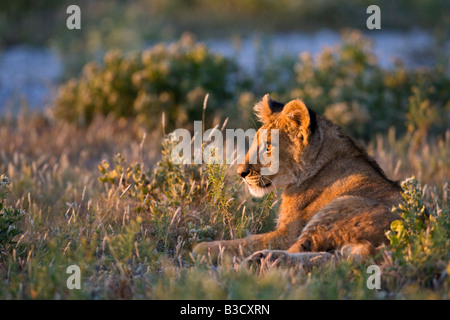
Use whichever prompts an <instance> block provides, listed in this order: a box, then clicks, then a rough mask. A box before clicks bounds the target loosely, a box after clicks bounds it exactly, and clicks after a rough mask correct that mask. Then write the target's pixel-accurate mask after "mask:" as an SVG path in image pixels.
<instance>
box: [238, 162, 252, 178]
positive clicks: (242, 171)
mask: <svg viewBox="0 0 450 320" xmlns="http://www.w3.org/2000/svg"><path fill="white" fill-rule="evenodd" d="M237 173H238V175H240V176H241V177H242V178H245V177H246V176H248V175H249V174H250V170H249V168H248V166H247V165H245V164H240V165H239V166H238V168H237Z"/></svg>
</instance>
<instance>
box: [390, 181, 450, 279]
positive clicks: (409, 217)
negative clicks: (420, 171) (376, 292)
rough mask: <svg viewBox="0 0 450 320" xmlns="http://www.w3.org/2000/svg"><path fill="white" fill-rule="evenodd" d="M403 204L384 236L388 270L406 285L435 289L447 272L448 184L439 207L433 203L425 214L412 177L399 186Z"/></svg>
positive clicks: (449, 246) (449, 267)
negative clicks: (387, 254)
mask: <svg viewBox="0 0 450 320" xmlns="http://www.w3.org/2000/svg"><path fill="white" fill-rule="evenodd" d="M402 189H403V193H402V196H403V202H402V203H401V204H400V205H399V206H398V207H396V208H394V209H393V210H394V212H396V213H398V214H399V215H400V217H401V219H400V220H396V221H394V222H392V224H391V230H390V231H388V232H387V237H388V238H389V240H390V247H389V249H388V252H389V254H390V256H391V259H392V267H391V270H392V268H393V269H394V270H395V271H396V272H395V275H396V280H395V281H396V282H397V283H398V282H399V279H398V275H400V274H401V278H402V279H403V280H404V283H406V282H416V283H418V284H419V285H420V286H423V287H439V286H441V285H442V284H443V281H444V280H445V278H446V277H447V282H449V279H448V276H446V274H447V273H448V270H450V263H449V261H450V210H449V209H450V207H449V206H448V203H449V200H450V198H449V197H448V195H449V193H448V191H449V190H448V183H447V184H446V185H445V186H444V195H443V199H442V201H441V203H438V202H437V203H434V204H433V206H432V210H430V211H428V210H427V208H426V207H425V203H424V200H423V190H422V187H421V185H420V184H419V183H418V181H417V180H416V179H415V178H414V177H412V178H410V179H407V180H405V181H404V182H402Z"/></svg>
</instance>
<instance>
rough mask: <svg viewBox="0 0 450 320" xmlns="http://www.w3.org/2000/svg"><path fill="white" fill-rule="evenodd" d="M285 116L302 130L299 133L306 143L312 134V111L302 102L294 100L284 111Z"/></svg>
mask: <svg viewBox="0 0 450 320" xmlns="http://www.w3.org/2000/svg"><path fill="white" fill-rule="evenodd" d="M283 114H284V115H286V116H287V117H288V119H289V120H291V121H293V122H294V123H295V125H296V126H298V127H299V128H300V131H299V133H300V134H301V136H302V138H303V139H304V141H305V142H306V141H307V140H308V136H309V132H310V130H309V129H310V123H311V118H310V111H309V110H308V108H307V107H306V106H305V104H304V103H303V101H302V100H300V99H297V100H292V101H291V102H289V103H287V104H286V105H285V107H284V109H283Z"/></svg>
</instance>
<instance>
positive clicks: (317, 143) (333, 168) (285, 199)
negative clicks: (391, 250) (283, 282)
mask: <svg viewBox="0 0 450 320" xmlns="http://www.w3.org/2000/svg"><path fill="white" fill-rule="evenodd" d="M255 112H256V114H257V115H258V117H259V119H260V120H261V122H262V123H263V125H262V127H261V129H279V150H278V152H279V170H278V172H277V173H276V174H274V175H271V176H262V175H260V174H259V173H260V170H261V167H262V166H261V165H260V164H259V163H257V164H254V165H251V164H248V162H249V161H248V159H249V157H250V155H249V154H247V155H246V163H245V164H241V165H239V167H238V174H240V175H241V176H243V177H244V180H245V182H246V183H247V185H248V187H249V189H250V192H251V193H252V194H253V195H257V196H261V195H263V194H265V193H266V192H268V191H270V190H273V189H275V188H278V187H281V188H284V191H283V194H282V203H281V208H280V212H279V219H278V226H277V228H276V229H275V230H274V231H272V232H269V233H265V234H258V235H251V236H249V237H247V238H244V239H236V240H229V241H214V242H204V243H200V244H198V245H197V246H195V247H194V250H193V253H194V254H196V255H198V254H210V255H212V256H213V257H216V256H217V255H218V254H219V251H220V250H221V248H223V249H222V250H224V251H225V253H227V254H230V255H236V256H238V255H245V256H246V255H249V254H251V253H252V252H255V253H254V254H253V255H251V256H250V257H249V258H247V260H246V261H247V262H250V263H252V262H260V261H261V259H266V260H267V259H269V260H272V261H273V260H276V261H281V262H282V263H285V264H289V265H297V264H302V265H304V266H305V267H308V266H310V265H313V264H314V263H312V262H313V261H314V262H323V261H328V260H330V259H331V257H332V254H331V253H333V252H344V253H345V254H349V255H353V256H360V257H365V256H367V255H369V254H372V253H374V249H375V248H376V247H378V246H380V245H382V244H384V243H385V242H386V241H387V238H386V236H385V232H386V230H388V229H389V226H390V223H391V222H392V221H394V220H396V219H398V217H397V216H396V215H395V214H393V213H392V212H391V208H392V206H394V205H397V204H398V203H399V201H400V200H401V196H400V187H399V185H398V184H397V183H395V182H393V181H391V180H389V179H388V178H387V177H386V176H385V174H384V173H383V171H382V170H381V169H380V167H379V166H378V165H377V163H376V162H375V161H374V160H373V159H372V158H370V157H369V156H368V155H367V153H366V151H365V150H364V149H362V148H361V147H359V146H358V145H357V144H356V143H355V142H354V141H353V140H352V139H351V138H350V137H348V136H347V135H345V134H344V133H343V132H342V131H341V129H340V128H339V127H338V126H336V125H334V124H333V123H332V122H331V121H329V120H328V119H326V118H325V117H323V116H321V115H318V114H316V113H315V112H314V111H312V110H309V109H308V108H307V107H306V106H305V104H304V103H303V102H302V101H301V100H293V101H291V102H289V103H287V104H286V105H284V106H283V104H280V103H278V102H275V101H273V100H271V99H270V97H269V96H268V95H266V96H265V97H264V98H263V99H262V101H261V102H259V103H258V104H257V105H256V106H255ZM261 129H260V130H259V131H258V133H257V135H258V134H260V132H261ZM255 140H256V141H257V140H258V139H255ZM256 143H258V142H256ZM249 152H252V149H250V151H249ZM268 249H270V250H268ZM261 250H264V251H261Z"/></svg>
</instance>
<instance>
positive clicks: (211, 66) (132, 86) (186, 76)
mask: <svg viewBox="0 0 450 320" xmlns="http://www.w3.org/2000/svg"><path fill="white" fill-rule="evenodd" d="M234 72H236V66H235V63H234V62H232V61H231V60H228V59H226V58H224V57H223V56H221V55H218V54H214V53H211V52H210V50H209V49H208V48H207V47H206V46H205V45H203V44H200V43H196V42H195V39H194V38H193V37H192V36H191V35H188V34H184V35H183V36H182V37H181V38H180V40H179V41H177V42H174V43H172V44H170V45H167V44H158V45H155V46H153V47H151V48H150V49H147V50H145V51H143V52H141V53H138V54H133V55H129V56H125V55H124V54H123V53H122V52H120V51H118V50H113V51H109V52H107V53H106V54H105V57H104V61H103V65H99V64H97V63H95V62H90V63H88V64H87V65H86V66H85V67H84V69H83V73H82V75H81V77H80V78H79V79H71V80H69V81H68V82H67V83H66V84H64V85H62V86H61V87H60V90H59V94H58V97H57V99H56V102H55V115H56V117H58V118H60V119H63V120H65V121H68V122H72V123H77V124H79V125H87V124H89V123H91V122H92V120H93V118H94V117H95V116H96V115H108V114H112V115H114V116H116V117H124V118H131V117H132V118H136V119H138V121H139V122H141V123H144V124H146V125H147V126H148V127H149V128H155V127H157V126H158V124H159V121H157V120H156V119H160V115H161V113H162V112H164V113H165V115H166V123H167V126H168V128H169V129H170V128H173V127H174V126H175V125H177V126H180V125H183V124H186V122H187V121H188V120H198V119H200V118H201V109H200V108H198V106H199V105H201V103H202V100H203V97H204V96H205V94H206V93H211V96H212V99H214V100H215V101H216V102H217V103H218V104H219V103H220V104H223V103H225V102H226V101H228V100H229V99H230V98H231V93H232V91H233V86H234V85H233V86H231V85H230V82H229V79H230V77H231V76H232V75H233V73H234ZM235 85H237V84H235Z"/></svg>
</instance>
